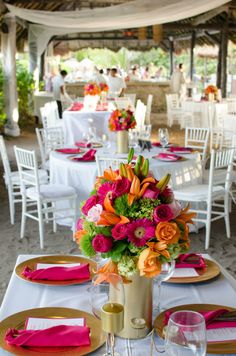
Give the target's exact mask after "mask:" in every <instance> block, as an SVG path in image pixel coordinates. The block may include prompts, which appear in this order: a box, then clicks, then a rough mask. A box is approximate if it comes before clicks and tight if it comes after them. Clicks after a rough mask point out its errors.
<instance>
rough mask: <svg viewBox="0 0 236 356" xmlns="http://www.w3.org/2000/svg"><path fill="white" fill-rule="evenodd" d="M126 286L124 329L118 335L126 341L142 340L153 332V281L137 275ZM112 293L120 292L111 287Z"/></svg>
mask: <svg viewBox="0 0 236 356" xmlns="http://www.w3.org/2000/svg"><path fill="white" fill-rule="evenodd" d="M129 279H130V280H131V283H127V284H126V283H125V284H124V290H125V305H124V328H123V329H122V330H121V331H120V332H118V333H116V335H117V336H119V337H122V338H125V339H141V338H144V337H146V336H147V334H148V333H149V332H150V331H151V330H152V279H151V278H145V277H140V275H139V273H136V274H135V275H134V276H133V277H132V278H129ZM111 289H112V290H111V293H118V291H117V290H116V289H115V287H113V286H112V285H111Z"/></svg>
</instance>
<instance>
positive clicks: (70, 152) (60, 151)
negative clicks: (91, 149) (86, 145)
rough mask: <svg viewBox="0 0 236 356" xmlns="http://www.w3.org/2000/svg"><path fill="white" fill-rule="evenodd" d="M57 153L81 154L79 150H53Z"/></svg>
mask: <svg viewBox="0 0 236 356" xmlns="http://www.w3.org/2000/svg"><path fill="white" fill-rule="evenodd" d="M55 151H56V152H59V153H68V154H77V153H80V152H81V149H80V148H58V149H56V150H55Z"/></svg>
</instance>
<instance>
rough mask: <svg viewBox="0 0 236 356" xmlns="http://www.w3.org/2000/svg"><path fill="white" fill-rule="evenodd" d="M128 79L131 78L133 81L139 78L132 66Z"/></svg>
mask: <svg viewBox="0 0 236 356" xmlns="http://www.w3.org/2000/svg"><path fill="white" fill-rule="evenodd" d="M129 80H133V81H135V80H140V75H139V73H138V70H137V68H136V67H133V68H132V69H131V73H130V74H129Z"/></svg>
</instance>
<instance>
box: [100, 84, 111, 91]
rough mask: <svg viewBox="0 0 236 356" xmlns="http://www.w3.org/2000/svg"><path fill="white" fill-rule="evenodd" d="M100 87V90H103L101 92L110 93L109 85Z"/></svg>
mask: <svg viewBox="0 0 236 356" xmlns="http://www.w3.org/2000/svg"><path fill="white" fill-rule="evenodd" d="M99 87H100V90H101V92H106V93H107V92H108V90H109V87H108V85H107V83H99Z"/></svg>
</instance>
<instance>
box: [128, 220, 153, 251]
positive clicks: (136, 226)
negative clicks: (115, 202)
mask: <svg viewBox="0 0 236 356" xmlns="http://www.w3.org/2000/svg"><path fill="white" fill-rule="evenodd" d="M127 236H128V240H129V241H130V242H132V243H133V244H134V245H135V246H137V247H141V246H144V245H145V243H146V242H147V241H148V240H150V239H151V238H152V237H154V236H155V227H154V226H153V223H152V222H151V221H150V220H148V219H138V220H136V221H133V222H132V223H130V224H127Z"/></svg>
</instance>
